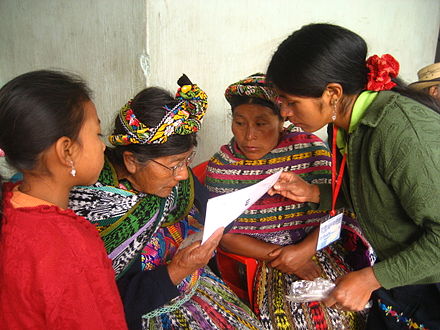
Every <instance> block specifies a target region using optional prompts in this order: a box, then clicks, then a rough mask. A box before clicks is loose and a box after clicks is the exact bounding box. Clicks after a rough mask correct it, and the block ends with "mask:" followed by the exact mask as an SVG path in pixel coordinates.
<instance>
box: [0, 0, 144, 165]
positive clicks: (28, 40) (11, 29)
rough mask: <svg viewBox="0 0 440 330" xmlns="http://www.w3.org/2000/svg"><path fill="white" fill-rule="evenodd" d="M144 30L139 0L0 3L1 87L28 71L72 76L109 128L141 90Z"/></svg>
mask: <svg viewBox="0 0 440 330" xmlns="http://www.w3.org/2000/svg"><path fill="white" fill-rule="evenodd" d="M145 26H146V13H145V1H144V0H136V1H119V0H96V1H95V0H93V1H90V0H74V1H70V0H0V86H1V85H3V84H4V83H6V82H7V81H9V80H10V79H11V78H13V77H15V76H17V75H19V74H21V73H24V72H27V71H30V70H36V69H45V68H50V69H65V70H69V71H73V72H76V73H78V74H80V75H81V76H82V77H83V78H84V79H85V80H86V81H87V82H88V83H89V86H90V87H91V88H92V90H93V91H94V92H95V98H94V101H95V104H96V107H97V109H98V113H99V116H100V118H101V122H102V124H103V127H105V128H108V127H110V125H111V122H113V120H114V117H115V112H116V110H117V109H118V108H119V107H121V106H122V105H123V104H124V103H125V102H126V101H127V99H128V98H129V97H131V96H132V95H133V94H134V93H136V92H137V91H138V90H140V89H142V88H144V87H145V78H144V76H143V73H142V70H141V69H140V66H139V56H140V55H141V54H142V53H143V52H144V51H145V44H146V36H145V35H146V29H145ZM0 161H1V160H0ZM1 164H4V163H3V162H2V163H0V165H1ZM2 167H3V170H4V165H3V166H2Z"/></svg>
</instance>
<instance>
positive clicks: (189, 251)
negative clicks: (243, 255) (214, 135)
mask: <svg viewBox="0 0 440 330" xmlns="http://www.w3.org/2000/svg"><path fill="white" fill-rule="evenodd" d="M178 84H179V85H180V86H181V88H179V90H178V91H177V94H176V97H175V98H174V97H172V96H171V95H170V94H169V93H168V92H167V91H165V90H163V89H161V88H156V87H150V88H146V89H144V90H142V91H141V92H139V93H138V94H137V95H136V96H135V97H134V98H133V99H132V100H131V101H129V102H128V103H127V104H126V105H125V106H124V107H122V109H121V110H120V111H119V113H118V116H117V118H116V120H115V128H114V131H113V134H112V135H111V136H110V137H109V141H110V143H111V144H112V145H113V147H112V148H107V150H106V161H105V164H104V168H103V170H102V172H101V175H100V177H99V179H98V183H97V184H95V185H94V186H92V187H78V188H76V189H75V190H74V191H73V192H72V194H71V200H70V206H71V207H72V208H73V209H74V210H75V211H76V212H77V213H78V214H81V215H83V216H84V217H85V218H87V219H88V220H89V221H91V222H92V223H93V224H95V225H96V227H97V229H98V231H99V233H100V235H101V238H102V239H103V240H104V244H105V247H106V249H107V253H108V255H109V258H111V259H112V262H113V268H114V270H115V273H116V279H117V283H118V287H119V291H120V294H121V296H122V300H123V303H124V309H125V313H126V319H127V323H128V326H129V328H130V329H141V328H143V329H145V328H148V329H159V328H161V329H162V328H165V329H170V328H173V329H226V328H231V329H232V328H233V329H238V328H239V329H243V328H250V329H258V328H260V326H259V323H258V321H257V320H256V318H255V316H254V315H253V314H252V312H251V311H250V310H249V308H248V307H247V306H246V305H244V304H243V303H242V302H241V301H240V300H239V298H238V297H237V296H236V295H235V294H233V293H232V291H230V289H229V288H228V287H226V286H225V285H224V284H223V282H222V281H221V280H220V279H219V278H218V277H217V276H215V275H214V274H213V273H212V272H211V271H210V270H209V268H208V267H206V264H207V263H208V261H209V260H210V258H211V257H212V255H213V251H214V249H215V248H216V246H217V244H218V243H219V241H220V238H221V236H222V230H219V231H217V232H215V233H214V234H213V235H212V236H211V238H209V239H208V241H207V242H205V243H204V244H203V245H200V241H195V242H193V243H189V245H188V246H186V247H183V246H180V245H181V244H182V242H183V241H184V240H185V238H187V237H188V236H190V235H192V234H196V233H198V232H200V230H201V228H202V223H203V221H204V213H205V207H206V201H207V192H206V190H205V188H204V187H203V186H202V185H201V184H200V183H199V182H198V181H197V179H196V178H195V177H194V176H193V175H192V173H191V171H190V170H189V168H188V165H190V163H191V161H192V159H193V157H194V154H195V150H194V148H195V147H196V145H197V142H196V133H197V131H198V130H199V129H200V126H201V122H202V119H203V116H204V114H205V111H206V108H207V96H206V94H205V93H204V92H203V91H202V90H201V89H200V88H199V87H198V86H197V85H194V84H192V83H191V82H190V81H189V79H188V78H187V77H186V76H185V75H184V76H182V77H181V78H180V79H179V81H178ZM183 245H187V244H186V243H185V244H183Z"/></svg>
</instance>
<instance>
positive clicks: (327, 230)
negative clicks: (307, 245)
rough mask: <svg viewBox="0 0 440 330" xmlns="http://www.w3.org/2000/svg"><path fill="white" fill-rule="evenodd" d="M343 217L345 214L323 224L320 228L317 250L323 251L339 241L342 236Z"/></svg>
mask: <svg viewBox="0 0 440 330" xmlns="http://www.w3.org/2000/svg"><path fill="white" fill-rule="evenodd" d="M342 216H343V214H342V213H340V214H338V215H336V216H334V217H331V218H330V219H328V220H326V221H325V222H323V223H321V225H320V226H319V236H318V245H317V247H316V250H321V249H322V248H324V247H326V246H327V245H329V244H331V243H333V242H334V241H336V240H337V239H339V236H340V235H341V226H342Z"/></svg>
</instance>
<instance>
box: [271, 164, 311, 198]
mask: <svg viewBox="0 0 440 330" xmlns="http://www.w3.org/2000/svg"><path fill="white" fill-rule="evenodd" d="M268 194H269V195H271V196H273V195H275V194H280V195H282V196H284V197H286V198H289V199H291V200H294V201H296V202H301V203H304V202H314V203H319V188H318V186H317V185H315V184H311V183H308V182H306V181H304V180H303V179H301V178H300V177H299V176H298V175H296V174H294V173H292V172H283V173H281V176H280V178H279V179H278V181H277V182H276V183H275V184H274V185H273V187H272V188H270V189H269V191H268Z"/></svg>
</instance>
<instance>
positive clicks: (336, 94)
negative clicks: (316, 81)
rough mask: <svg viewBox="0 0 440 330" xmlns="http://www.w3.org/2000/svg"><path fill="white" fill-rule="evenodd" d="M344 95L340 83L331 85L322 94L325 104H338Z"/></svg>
mask: <svg viewBox="0 0 440 330" xmlns="http://www.w3.org/2000/svg"><path fill="white" fill-rule="evenodd" d="M343 94H344V89H343V88H342V86H341V84H339V83H329V84H327V86H326V87H325V89H324V92H323V93H322V98H323V100H324V102H325V103H328V104H333V103H334V102H336V103H337V102H338V101H339V100H340V99H341V97H342V95H343Z"/></svg>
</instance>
